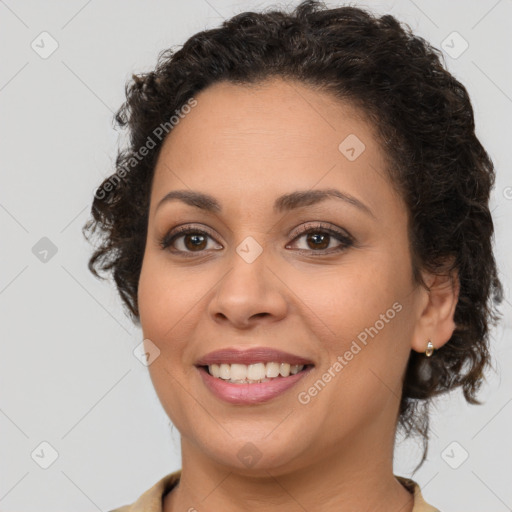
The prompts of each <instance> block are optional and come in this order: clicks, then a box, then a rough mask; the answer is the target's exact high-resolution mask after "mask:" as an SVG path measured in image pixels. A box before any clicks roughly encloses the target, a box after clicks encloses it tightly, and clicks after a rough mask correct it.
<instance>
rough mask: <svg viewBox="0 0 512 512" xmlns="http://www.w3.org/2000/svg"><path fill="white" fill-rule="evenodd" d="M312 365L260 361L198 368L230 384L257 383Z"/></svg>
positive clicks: (281, 377) (287, 375)
mask: <svg viewBox="0 0 512 512" xmlns="http://www.w3.org/2000/svg"><path fill="white" fill-rule="evenodd" d="M312 366H313V365H312V364H306V365H304V364H290V363H281V362H269V363H263V362H261V363H254V364H238V363H234V364H228V363H221V364H210V365H207V366H200V368H203V369H204V370H205V371H206V372H208V373H209V374H210V375H211V376H212V377H215V378H217V379H220V380H223V381H225V382H229V383H231V384H258V383H262V382H270V381H273V380H276V379H283V378H286V377H289V376H290V375H296V374H298V373H300V372H303V371H306V370H307V369H309V368H310V367H312Z"/></svg>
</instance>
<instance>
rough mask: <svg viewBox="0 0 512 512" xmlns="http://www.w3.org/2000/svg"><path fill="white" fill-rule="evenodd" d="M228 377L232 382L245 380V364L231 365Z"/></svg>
mask: <svg viewBox="0 0 512 512" xmlns="http://www.w3.org/2000/svg"><path fill="white" fill-rule="evenodd" d="M229 376H230V378H231V379H232V380H245V379H246V378H247V366H246V365H245V364H232V365H231V371H230V375H229Z"/></svg>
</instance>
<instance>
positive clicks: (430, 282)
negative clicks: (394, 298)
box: [411, 270, 460, 352]
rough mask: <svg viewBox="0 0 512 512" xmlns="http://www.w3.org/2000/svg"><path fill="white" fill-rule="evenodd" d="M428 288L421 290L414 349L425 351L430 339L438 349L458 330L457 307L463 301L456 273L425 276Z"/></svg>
mask: <svg viewBox="0 0 512 512" xmlns="http://www.w3.org/2000/svg"><path fill="white" fill-rule="evenodd" d="M422 275H423V279H424V282H425V284H426V285H427V287H428V289H425V288H424V287H423V286H422V287H421V293H420V301H419V308H418V318H417V320H416V326H415V329H414V335H413V339H412V342H411V347H412V349H413V350H415V351H417V352H425V350H426V348H427V342H428V340H429V339H430V340H431V341H432V344H433V345H434V348H435V349H438V348H441V347H442V346H443V345H444V344H445V343H446V342H447V341H448V340H449V339H450V338H451V336H452V334H453V331H454V330H455V328H456V325H455V322H454V319H453V317H454V314H455V307H456V306H457V301H458V299H459V290H460V282H459V276H458V273H457V271H456V270H452V271H451V273H446V274H443V275H435V274H430V273H422Z"/></svg>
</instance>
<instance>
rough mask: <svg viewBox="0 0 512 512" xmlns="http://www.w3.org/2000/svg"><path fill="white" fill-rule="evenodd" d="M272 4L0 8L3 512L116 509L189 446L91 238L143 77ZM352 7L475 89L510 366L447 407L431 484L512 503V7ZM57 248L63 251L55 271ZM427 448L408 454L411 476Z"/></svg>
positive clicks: (487, 502)
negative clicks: (101, 273)
mask: <svg viewBox="0 0 512 512" xmlns="http://www.w3.org/2000/svg"><path fill="white" fill-rule="evenodd" d="M295 3H297V2H290V3H289V4H290V5H294V4H295ZM270 4H271V2H248V1H236V2H235V1H230V2H228V1H227V0H226V1H224V0H209V1H207V0H190V1H187V2H184V1H182V2H177V1H153V2H145V3H144V2H142V1H135V0H130V1H126V0H125V1H121V0H108V1H99V0H89V1H84V0H73V1H68V2H57V1H55V0H53V1H46V2H36V1H35V0H32V1H29V0H25V1H19V2H15V1H14V0H6V1H0V51H1V55H2V66H1V69H0V119H1V120H2V122H1V126H0V130H1V131H0V150H1V155H2V159H1V165H2V167H1V176H2V186H1V188H0V222H1V228H2V231H1V239H2V242H1V243H2V250H1V251H0V258H1V260H0V269H1V271H0V315H1V321H0V333H1V340H2V350H1V357H0V379H1V381H0V390H1V396H0V432H1V435H0V476H1V478H0V510H1V511H26V512H30V511H36V510H37V511H38V512H45V511H50V510H52V511H55V510H75V511H76V512H83V511H92V510H103V511H105V510H109V509H110V508H114V507H116V506H120V505H122V504H125V503H131V502H133V501H134V500H135V499H136V498H137V497H138V496H139V495H140V494H141V493H142V492H143V491H145V490H146V489H148V488H149V487H150V486H151V485H153V484H154V483H155V482H156V481H157V480H159V479H160V478H162V477H163V476H164V475H165V474H167V473H168V472H170V471H173V470H175V469H178V468H179V467H180V453H179V436H178V434H177V432H176V430H175V429H174V430H172V429H171V427H170V423H169V420H168V418H167V416H166V415H165V413H164V412H163V410H162V408H161V406H160V404H159V402H158V399H157V397H156V395H155V393H154V390H153V388H152V385H151V381H150V379H149V375H148V370H147V368H146V367H145V366H143V365H142V364H141V363H140V362H139V360H138V359H137V358H136V357H134V355H133V353H132V350H133V349H134V347H135V346H136V345H138V344H139V343H140V342H141V340H142V336H141V332H140V330H139V329H136V328H134V326H133V325H132V324H131V323H130V321H129V319H128V318H127V317H126V316H125V315H124V313H123V311H122V309H121V305H120V299H118V297H117V295H116V291H115V290H114V288H113V286H112V285H109V283H108V282H101V281H98V280H96V279H95V278H94V277H93V276H92V275H91V274H90V273H89V272H88V270H87V268H86V265H87V260H88V257H89V254H90V252H91V247H90V246H89V245H88V244H87V243H86V242H85V240H84V239H83V238H82V234H81V231H80V229H81V227H82V225H83V223H84V222H85V221H86V219H87V217H88V210H89V208H90V204H91V200H92V196H93V192H94V189H95V187H96V186H97V185H98V184H99V183H100V181H101V179H102V178H103V177H104V176H106V175H110V174H111V172H112V170H113V162H114V158H115V153H116V147H117V143H118V134H117V132H115V131H114V130H113V128H112V114H113V112H114V111H115V110H116V109H117V108H118V107H119V106H120V104H121V102H122V101H123V99H124V84H125V81H126V80H127V79H128V78H129V77H130V75H131V73H132V72H142V71H148V70H149V69H151V68H152V66H153V65H154V64H155V62H156V56H157V54H158V52H159V51H160V50H161V49H163V48H165V47H168V46H171V45H178V44H182V43H183V42H184V41H185V40H186V38H188V37H189V36H190V35H192V34H193V33H195V32H197V31H199V30H202V29H204V28H206V27H213V26H216V25H218V24H219V23H220V22H221V21H222V20H223V19H224V18H227V17H230V16H231V15H233V14H235V13H237V12H241V11H244V10H249V9H256V10H257V9H259V8H260V7H263V6H266V5H270ZM341 4H342V2H338V3H335V2H328V5H332V6H334V5H341ZM353 4H355V5H362V6H365V5H371V6H372V7H373V8H374V10H375V11H376V12H378V13H384V12H388V13H391V14H394V15H396V16H397V17H398V18H399V19H401V20H403V21H405V22H407V23H409V24H410V26H411V27H412V28H413V30H414V31H415V32H416V33H417V34H419V35H421V36H423V37H425V38H426V39H428V40H429V41H431V42H432V43H433V44H434V45H435V46H437V47H442V46H443V41H446V43H445V49H446V51H445V57H446V63H447V66H448V68H449V70H450V71H451V72H452V73H454V74H455V76H456V77H457V78H459V79H460V80H461V81H462V82H463V83H464V84H465V85H466V86H467V88H468V90H469V93H470V95H471V98H472V101H473V105H474V108H475V115H476V122H477V127H478V134H479V137H480V139H481V140H482V142H483V144H484V146H485V147H486V149H487V150H488V151H489V153H490V154H491V156H492V158H493V161H494V163H495V165H496V168H497V173H498V178H497V184H496V188H495V191H494V194H493V198H492V211H493V215H494V219H495V223H496V251H497V258H498V264H499V267H500V270H501V277H502V279H503V282H504V285H505V291H506V297H507V302H505V303H504V307H503V314H504V320H503V323H502V325H501V326H500V327H499V328H498V329H497V330H496V331H495V333H494V336H493V355H494V357H495V360H496V365H497V373H491V374H489V376H488V383H487V385H485V387H484V388H483V390H482V393H481V395H480V396H481V398H482V399H483V400H484V402H485V403H484V405H482V406H467V405H465V402H464V401H463V399H462V397H461V394H460V393H453V394H452V395H450V396H447V397H444V398H443V399H442V400H440V401H439V402H438V403H437V406H436V408H435V410H434V411H433V412H434V415H433V419H432V426H433V433H432V439H431V444H430V451H429V459H428V461H427V462H426V463H425V464H424V466H423V468H422V469H421V470H420V471H418V472H417V473H416V474H415V475H414V478H415V479H416V480H417V481H418V483H420V485H421V487H422V490H423V494H424V496H425V498H426V499H427V501H429V502H431V503H433V504H434V505H436V506H438V507H439V508H440V509H441V510H442V511H443V512H450V511H456V510H464V511H466V512H470V511H483V510H494V511H497V512H501V511H506V510H512V486H511V485H510V484H511V483H512V441H511V436H510V432H511V428H510V427H511V424H512V421H511V420H512V403H511V402H512V372H511V371H510V368H511V367H512V366H511V364H512V344H511V343H510V340H511V335H512V322H511V317H512V315H511V309H512V307H511V302H510V301H511V295H510V289H511V283H512V281H511V277H512V268H511V258H510V254H511V253H512V236H511V230H510V219H511V218H512V173H511V166H510V164H511V157H510V135H511V129H510V116H511V114H512V82H511V74H512V73H511V66H510V51H511V49H512V38H511V30H510V27H509V26H508V25H509V23H510V22H509V20H510V19H512V1H511V0H499V1H496V0H486V1H482V0H479V1H476V0H473V1H467V0H464V1H463V0H457V1H451V2H447V1H446V0H431V1H426V0H415V1H412V0H395V1H391V0H389V1H376V2H353ZM281 5H282V4H281ZM454 31H456V32H458V33H459V34H460V36H462V38H463V39H460V38H458V36H456V35H455V36H453V34H452V33H453V32H454ZM42 32H48V33H49V34H50V36H48V35H42V36H41V35H40V34H41V33H42ZM447 38H448V39H447ZM464 40H465V41H467V43H468V44H469V47H468V48H467V50H466V51H464V52H463V53H462V54H460V55H458V53H460V52H461V50H462V49H463V48H464V46H463V45H464ZM53 41H56V43H54V42H53ZM52 44H54V45H55V44H58V48H57V49H56V50H55V52H54V53H52V54H51V55H46V54H45V52H46V53H48V52H49V51H50V50H51V49H52ZM31 45H33V46H34V48H33V47H32V46H31ZM449 53H451V55H450V54H449ZM43 57H46V58H43ZM43 237H47V238H48V239H49V240H50V241H51V243H52V244H53V245H54V246H55V248H56V249H57V252H56V253H55V254H52V252H51V248H50V251H49V252H48V254H47V255H46V261H41V259H40V258H42V257H43V256H44V253H41V251H42V250H44V248H48V243H49V242H48V241H47V240H43V241H40V240H41V239H42V238H43ZM37 244H39V245H37ZM34 246H35V247H36V248H35V249H33V248H34ZM34 253H35V254H34ZM507 255H508V258H507ZM507 427H508V428H507ZM42 442H47V443H49V444H50V445H51V446H52V447H53V449H54V450H56V452H57V454H58V457H57V459H56V460H55V462H53V464H52V465H51V466H50V467H48V468H47V469H43V468H42V467H40V464H45V462H46V463H49V462H50V461H51V460H50V459H51V453H52V449H51V448H49V447H48V446H47V445H41V443H42ZM452 443H455V444H452ZM466 452H467V454H468V458H467V460H464V457H465V456H466V455H465V453H466ZM419 455H420V450H419V448H418V447H417V446H416V445H415V444H414V443H411V442H407V443H404V444H401V445H400V446H399V447H398V449H397V452H396V462H395V473H396V474H401V475H404V476H410V474H411V471H412V469H413V467H414V465H415V463H416V462H417V457H419ZM455 466H458V467H457V468H455Z"/></svg>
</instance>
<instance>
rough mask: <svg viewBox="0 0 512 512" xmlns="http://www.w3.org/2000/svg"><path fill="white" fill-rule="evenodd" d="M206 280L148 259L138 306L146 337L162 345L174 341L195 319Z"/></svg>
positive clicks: (149, 256) (143, 268)
mask: <svg viewBox="0 0 512 512" xmlns="http://www.w3.org/2000/svg"><path fill="white" fill-rule="evenodd" d="M202 283H204V280H201V279H195V278H194V276H193V275H191V274H190V273H184V272H176V271H175V270H173V269H172V268H170V267H169V265H166V264H165V262H162V261H161V258H160V256H159V255H158V256H153V255H151V254H148V255H147V256H145V257H144V262H143V265H142V270H141V275H140V279H139V287H138V303H139V312H140V320H141V326H142V329H143V332H144V336H146V337H148V338H150V339H151V337H154V338H155V340H158V341H159V342H160V343H162V344H163V343H166V342H167V341H169V340H171V339H173V336H175V335H176V334H177V333H178V332H179V331H180V330H183V329H184V328H185V326H186V325H187V318H188V317H193V316H194V314H195V312H194V308H199V307H200V303H201V298H202V297H203V296H204V293H205V291H206V289H207V283H204V285H203V284H202Z"/></svg>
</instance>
